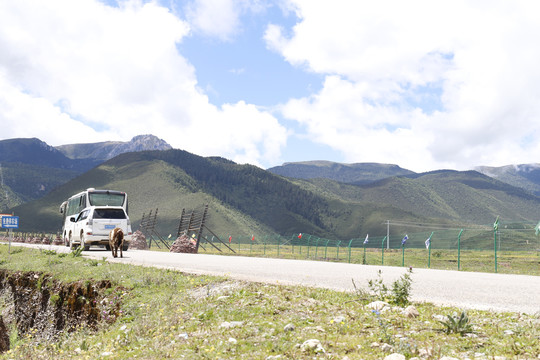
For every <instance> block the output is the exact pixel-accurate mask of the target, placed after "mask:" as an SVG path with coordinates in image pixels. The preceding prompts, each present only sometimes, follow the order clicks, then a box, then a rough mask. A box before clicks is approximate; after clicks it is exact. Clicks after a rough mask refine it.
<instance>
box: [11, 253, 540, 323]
mask: <svg viewBox="0 0 540 360" xmlns="http://www.w3.org/2000/svg"><path fill="white" fill-rule="evenodd" d="M13 245H17V246H21V245H22V246H32V247H42V248H47V249H54V250H56V251H57V252H61V251H66V252H67V251H69V249H68V248H66V247H65V246H52V245H29V244H18V243H17V244H15V243H14V244H13ZM83 255H84V256H88V257H92V258H96V259H102V258H103V257H106V258H107V259H108V261H114V262H121V263H127V264H134V265H144V266H155V267H163V268H171V269H177V270H180V271H183V272H186V273H192V274H207V275H220V276H223V275H225V276H227V277H230V278H234V279H239V280H247V281H256V282H264V283H271V284H284V285H303V286H311V287H321V288H328V289H335V290H340V291H351V290H354V286H353V280H354V282H355V284H356V286H358V287H363V288H364V289H366V290H367V282H368V280H373V279H377V276H378V271H379V270H381V271H382V275H383V279H384V281H385V283H386V284H388V285H390V284H391V282H393V281H394V280H396V279H398V278H399V277H400V276H401V275H402V274H403V273H405V272H406V271H407V269H406V268H402V267H390V266H375V265H359V264H346V263H332V262H321V261H307V260H287V259H270V258H254V257H242V256H219V255H205V254H177V253H169V252H158V251H143V250H129V251H126V252H124V258H116V259H114V258H113V257H112V256H111V252H110V251H105V250H102V249H99V248H95V249H94V248H92V249H91V250H90V251H84V252H83ZM412 280H413V283H412V291H411V300H413V301H416V302H431V303H434V304H437V305H450V306H457V307H460V308H463V309H482V310H494V311H511V312H523V313H529V314H536V313H538V314H540V276H527V275H508V274H491V273H478V272H464V271H451V270H432V269H413V273H412Z"/></svg>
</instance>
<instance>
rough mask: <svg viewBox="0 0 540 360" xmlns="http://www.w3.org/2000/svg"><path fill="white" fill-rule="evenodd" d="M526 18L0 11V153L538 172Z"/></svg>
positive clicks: (112, 8)
mask: <svg viewBox="0 0 540 360" xmlns="http://www.w3.org/2000/svg"><path fill="white" fill-rule="evenodd" d="M539 4H540V3H539ZM539 10H540V5H537V3H536V2H531V1H514V2H511V3H510V2H502V1H501V2H489V3H475V4H474V5H471V3H470V2H461V1H457V2H452V3H451V4H450V3H448V2H439V1H427V0H425V1H411V2H407V3H404V2H402V1H398V0H382V1H378V2H376V3H373V2H365V1H356V2H351V1H347V0H336V1H333V2H318V1H312V0H275V1H260V0H186V1H180V0H155V1H144V0H126V1H110V0H109V1H99V0H79V1H77V2H73V1H68V0H48V1H46V2H38V3H36V2H33V1H29V0H28V1H26V0H20V1H12V2H9V1H7V2H2V3H0V121H1V125H2V129H3V131H2V132H0V139H8V138H15V137H38V138H40V139H42V140H43V141H45V142H47V143H48V144H50V145H62V144H70V143H87V142H96V141H106V140H123V141H127V140H129V139H131V137H133V136H136V135H139V134H148V133H151V134H154V135H156V136H158V137H160V138H162V139H164V140H166V141H167V142H169V143H170V144H171V145H172V146H173V147H175V148H180V149H184V150H187V151H190V152H193V153H195V154H198V155H202V156H216V155H217V156H223V157H226V158H229V159H231V160H233V161H236V162H238V163H251V164H255V165H258V166H261V167H263V168H268V167H271V166H276V165H280V164H282V163H283V162H289V161H307V160H331V161H338V162H345V163H357V162H381V163H392V164H397V165H400V166H402V167H404V168H408V169H411V170H414V171H425V170H434V169H442V168H452V169H459V170H464V169H471V168H473V167H474V166H479V165H491V166H502V165H507V164H521V163H537V162H539V159H540V142H538V141H536V140H535V139H537V138H538V135H539V134H540V121H538V119H539V116H540V102H539V101H538V97H539V96H540V70H539V67H538V65H537V64H538V63H539V62H540V46H539V45H538V41H537V34H538V33H540V11H539ZM457 24H459V25H457Z"/></svg>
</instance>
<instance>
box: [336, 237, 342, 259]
mask: <svg viewBox="0 0 540 360" xmlns="http://www.w3.org/2000/svg"><path fill="white" fill-rule="evenodd" d="M340 244H341V240H339V241H338V242H337V251H336V257H337V261H339V245H340Z"/></svg>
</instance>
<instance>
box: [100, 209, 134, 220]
mask: <svg viewBox="0 0 540 360" xmlns="http://www.w3.org/2000/svg"><path fill="white" fill-rule="evenodd" d="M125 218H126V213H125V212H124V210H122V209H95V210H94V219H125Z"/></svg>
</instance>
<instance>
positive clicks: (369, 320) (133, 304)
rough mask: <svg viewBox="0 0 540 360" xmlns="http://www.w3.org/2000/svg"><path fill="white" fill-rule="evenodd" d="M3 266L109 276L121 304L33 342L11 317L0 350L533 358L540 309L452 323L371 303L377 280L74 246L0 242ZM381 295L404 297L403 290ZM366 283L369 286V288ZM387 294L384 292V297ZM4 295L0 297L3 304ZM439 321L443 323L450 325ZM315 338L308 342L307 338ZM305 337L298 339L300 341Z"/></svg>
mask: <svg viewBox="0 0 540 360" xmlns="http://www.w3.org/2000/svg"><path fill="white" fill-rule="evenodd" d="M0 267H1V268H3V269H9V270H13V271H30V270H32V271H40V272H46V273H49V274H53V275H54V276H55V278H57V279H58V280H61V281H63V282H71V281H75V280H80V279H88V280H90V279H93V280H99V279H108V280H111V281H113V282H114V284H115V285H116V286H117V288H116V289H115V290H114V291H112V292H110V294H108V301H115V302H119V303H120V309H121V312H119V313H118V314H117V316H115V317H116V319H115V320H116V321H114V322H111V319H110V318H107V317H105V316H104V317H103V318H102V320H101V326H100V328H99V330H97V331H91V330H89V329H85V328H82V329H78V330H77V331H75V332H72V333H69V334H61V336H60V337H59V338H58V339H57V341H55V342H42V343H36V341H35V338H34V336H33V335H32V333H31V332H30V333H29V334H17V331H16V329H15V328H14V327H13V326H11V327H10V329H9V331H10V337H11V339H10V340H11V347H12V349H11V350H10V351H9V352H7V353H4V354H1V355H0V359H99V358H103V359H136V358H140V359H166V358H175V359H176V358H186V359H242V358H243V359H267V358H269V359H279V358H281V359H306V358H309V359H312V358H320V359H347V358H348V359H381V358H384V357H385V356H386V355H388V354H390V353H392V352H396V353H400V354H402V355H404V356H405V357H406V358H412V357H421V358H426V359H439V358H441V357H443V356H451V357H455V358H460V359H465V358H471V359H481V358H490V359H491V358H493V357H496V356H498V357H499V359H501V358H502V357H504V358H507V359H514V358H520V359H525V358H527V359H536V358H538V357H539V356H540V313H538V314H535V315H525V314H515V313H491V312H486V311H474V310H470V311H468V312H467V315H468V318H469V319H470V321H469V322H468V323H463V324H461V329H462V330H464V331H463V334H460V332H459V331H458V330H459V329H458V328H456V329H454V330H453V331H450V330H449V329H450V328H451V327H450V326H445V325H443V324H442V323H441V322H439V320H441V321H443V322H446V323H448V319H447V318H445V317H446V315H451V314H452V313H453V312H456V313H458V314H460V313H461V309H456V308H446V307H436V306H433V305H431V304H425V303H423V304H413V305H414V306H415V307H416V309H417V310H418V314H419V315H418V316H416V317H409V316H407V315H406V314H403V312H402V308H400V307H397V306H390V307H387V308H389V310H384V309H383V310H380V311H377V310H375V309H371V308H368V306H367V304H369V303H371V302H372V301H374V300H377V297H380V295H382V294H383V291H381V288H380V286H378V283H377V279H373V280H374V285H372V286H371V288H370V287H369V286H368V284H356V285H357V287H358V289H359V291H358V292H356V293H340V292H336V291H330V290H324V289H312V288H306V287H292V286H275V285H265V284H256V283H246V282H240V281H233V280H230V279H227V278H220V277H208V276H192V275H186V274H183V273H180V272H177V271H171V270H160V269H153V268H146V267H140V266H130V265H123V264H114V263H108V262H106V261H102V260H93V259H85V258H83V257H78V256H73V255H71V254H67V255H66V254H57V253H55V252H52V251H46V250H42V251H40V250H33V249H29V248H13V247H12V249H11V254H8V246H7V245H0ZM387 285H388V287H390V289H389V290H388V292H387V294H388V295H392V294H395V293H397V294H399V295H401V298H404V297H406V296H405V295H404V294H403V289H402V288H401V289H400V288H398V289H396V290H393V289H392V284H387ZM368 290H373V291H374V293H373V294H372V295H369V294H367V292H368ZM390 298H391V296H389V300H390ZM8 308H9V299H7V298H6V296H5V295H2V296H0V309H1V310H2V311H3V312H4V311H8V310H9V309H8ZM446 330H448V331H450V332H449V333H447V332H446ZM311 339H315V340H318V341H319V342H318V343H317V342H312V343H311V344H315V345H313V346H308V345H306V344H305V343H306V341H307V340H311ZM303 345H304V346H303Z"/></svg>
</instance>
